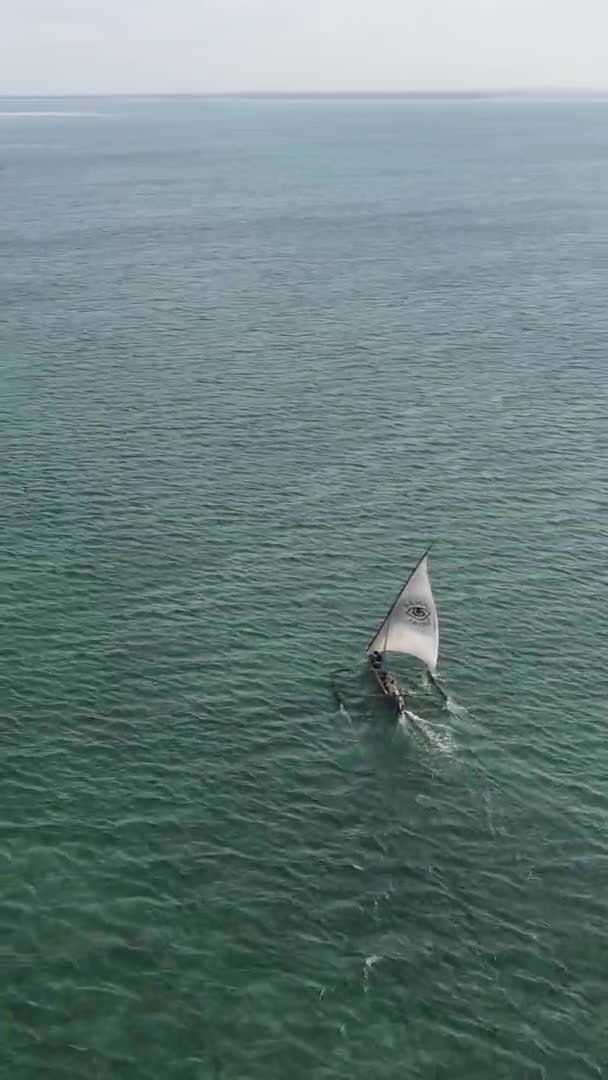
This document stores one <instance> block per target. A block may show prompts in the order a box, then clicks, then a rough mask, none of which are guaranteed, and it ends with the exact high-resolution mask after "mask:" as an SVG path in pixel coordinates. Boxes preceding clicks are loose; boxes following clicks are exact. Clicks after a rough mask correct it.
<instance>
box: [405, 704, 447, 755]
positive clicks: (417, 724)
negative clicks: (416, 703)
mask: <svg viewBox="0 0 608 1080" xmlns="http://www.w3.org/2000/svg"><path fill="white" fill-rule="evenodd" d="M399 725H400V727H401V728H402V730H404V731H407V729H408V725H409V726H411V727H413V728H415V729H416V731H418V732H419V734H421V735H422V736H423V738H424V739H425V740H426V741H427V742H428V743H429V744H430V745H431V746H432V747H433V749H434V750H438V751H439V752H440V753H442V754H450V755H452V754H454V753H455V752H456V742H455V740H454V737H453V735H452V733H451V732H450V731H447V730H446V729H445V728H442V729H439V728H438V727H437V725H435V724H432V723H431V722H430V721H429V720H425V719H424V717H423V716H419V715H418V713H415V712H412V710H411V709H404V711H403V712H402V713H400V715H399Z"/></svg>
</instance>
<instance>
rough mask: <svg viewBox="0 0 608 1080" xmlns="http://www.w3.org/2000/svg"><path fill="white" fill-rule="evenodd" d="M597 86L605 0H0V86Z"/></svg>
mask: <svg viewBox="0 0 608 1080" xmlns="http://www.w3.org/2000/svg"><path fill="white" fill-rule="evenodd" d="M607 87H608V0H0V94H62V93H68V94H69V93H71V94H78V93H196V92H218V91H219V92H239V91H256V90H257V91H264V90H271V91H280V90H289V91H298V90H301V91H306V90H328V91H340V90H355V91H357V90H361V91H372V90H465V89H517V88H528V89H534V88H584V89H606V88H607Z"/></svg>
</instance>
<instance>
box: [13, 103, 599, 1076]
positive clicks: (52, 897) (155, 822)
mask: <svg viewBox="0 0 608 1080" xmlns="http://www.w3.org/2000/svg"><path fill="white" fill-rule="evenodd" d="M0 192H1V206H2V216H1V219H0V244H1V251H2V259H1V261H0V450H1V454H0V505H1V527H0V598H1V604H2V620H1V622H0V734H1V744H2V753H1V755H0V808H1V810H0V819H1V825H0V928H1V933H0V955H1V959H2V965H1V970H2V995H1V996H2V1006H3V1008H2V1015H3V1024H2V1031H3V1034H2V1039H1V1042H0V1075H1V1076H2V1077H6V1078H7V1080H8V1078H10V1080H39V1078H41V1077H44V1078H45V1080H47V1078H48V1080H53V1078H57V1080H66V1078H68V1077H69V1078H82V1080H89V1078H90V1080H123V1078H124V1080H127V1078H128V1080H131V1078H133V1080H140V1078H141V1080H148V1078H150V1080H285V1078H287V1077H289V1078H290V1080H393V1078H404V1077H407V1078H408V1080H410V1078H421V1080H448V1078H449V1080H456V1078H462V1080H499V1078H505V1080H507V1078H509V1080H591V1078H597V1077H602V1076H605V1075H608V1013H607V1000H608V974H607V972H608V966H607V951H606V950H607V944H606V943H607V937H606V935H607V929H606V927H607V916H608V732H607V715H606V713H607V709H606V703H607V699H608V677H607V673H606V650H607V646H608V634H607V631H606V601H607V588H606V586H607V577H608V575H607V564H608V539H607V533H606V511H607V509H608V506H607V491H608V421H607V417H608V368H607V365H608V355H607V330H608V320H607V316H606V281H607V280H608V278H607V275H608V246H607V245H608V104H607V103H606V102H597V101H584V100H578V101H546V102H543V101H536V102H526V101H493V102H487V101H486V102H484V101H468V102H462V101H460V102H458V101H429V102H424V101H418V102H412V101H354V100H351V101H331V102H324V101H312V102H311V101H308V102H307V101H246V100H244V101H236V100H235V101H219V100H218V101H211V100H204V99H173V100H163V99H141V100H138V99H124V100H121V99H99V100H95V99H87V100H83V101H76V100H73V99H71V100H67V101H17V100H14V99H13V100H5V101H2V102H0ZM431 540H434V541H435V544H434V547H433V550H432V553H431V574H432V580H433V584H434V589H435V595H436V600H437V604H438V607H439V612H440V620H441V658H440V671H441V674H442V678H443V679H444V685H445V686H446V688H447V689H448V691H449V694H450V699H451V704H450V708H449V709H448V708H445V707H443V706H442V704H441V702H440V701H439V700H437V699H436V697H434V696H433V694H432V693H430V692H429V690H428V688H427V687H426V686H425V684H424V681H423V679H422V678H421V674H420V671H419V669H418V668H417V667H416V665H415V664H410V663H408V662H407V660H404V661H399V660H396V661H395V669H396V670H397V671H398V673H399V674H400V675H401V677H402V678H403V680H404V682H405V683H406V684H407V685H408V687H409V688H410V690H411V698H410V702H411V708H412V709H413V711H414V712H415V713H416V715H417V716H418V717H419V720H418V721H416V722H415V723H412V722H410V723H408V724H407V725H404V726H396V725H395V724H394V722H393V719H392V716H391V714H390V712H386V711H385V709H384V707H383V704H382V702H379V701H378V698H377V696H376V694H375V693H374V689H373V686H372V685H371V683H370V682H369V680H368V678H367V676H366V673H365V669H364V664H363V651H364V648H365V644H366V642H367V640H368V638H369V636H370V634H371V632H372V630H373V629H374V628H375V626H376V625H377V623H378V621H379V619H380V618H381V617H382V615H383V613H384V611H385V610H386V608H387V607H388V605H389V603H390V601H391V600H392V598H393V595H394V593H395V591H396V589H397V588H398V587H399V586H400V584H401V583H402V581H403V580H404V578H405V576H406V574H407V573H408V571H409V569H410V568H411V567H412V565H413V564H414V563H415V561H416V560H417V558H418V557H419V556H420V554H421V552H422V550H423V548H424V547H425V546H426V544H427V543H428V542H430V541H431ZM335 669H340V671H339V673H338V674H337V675H334V676H332V672H334V671H335ZM332 683H333V685H334V687H336V688H337V690H338V694H339V701H340V702H341V705H338V703H337V701H336V699H335V697H334V696H333V695H332Z"/></svg>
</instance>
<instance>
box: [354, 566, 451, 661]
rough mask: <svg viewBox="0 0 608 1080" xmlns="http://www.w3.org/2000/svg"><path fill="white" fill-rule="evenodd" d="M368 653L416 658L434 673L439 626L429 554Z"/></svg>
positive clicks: (410, 578)
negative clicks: (430, 574)
mask: <svg viewBox="0 0 608 1080" xmlns="http://www.w3.org/2000/svg"><path fill="white" fill-rule="evenodd" d="M367 651H368V653H370V652H380V653H385V652H398V653H407V654H408V655H409V656H416V657H417V658H418V659H419V660H422V662H423V664H426V666H427V667H428V669H429V671H430V672H431V674H434V672H435V668H436V667H437V655H438V653H439V623H438V620H437V609H436V607H435V601H434V599H433V592H432V589H431V582H430V580H429V573H428V568H427V556H426V554H425V555H423V556H422V559H421V560H420V562H419V563H418V565H417V567H416V569H415V570H414V571H413V573H412V574H411V575H410V577H409V578H408V579H407V581H406V583H405V585H404V586H403V588H402V590H401V592H400V593H399V595H398V597H397V599H396V600H395V602H394V604H393V606H392V607H391V609H390V611H389V613H388V615H387V616H386V618H385V619H384V620H383V622H382V624H381V626H380V627H379V629H378V630H377V631H376V633H375V634H374V636H373V638H372V640H371V641H370V643H369V645H368V646H367Z"/></svg>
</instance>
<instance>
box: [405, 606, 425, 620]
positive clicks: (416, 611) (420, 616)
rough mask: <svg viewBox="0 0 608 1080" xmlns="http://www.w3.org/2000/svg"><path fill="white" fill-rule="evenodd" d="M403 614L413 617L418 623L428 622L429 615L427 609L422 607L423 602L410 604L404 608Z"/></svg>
mask: <svg viewBox="0 0 608 1080" xmlns="http://www.w3.org/2000/svg"><path fill="white" fill-rule="evenodd" d="M405 614H406V615H407V617H408V618H409V619H413V620H414V622H418V623H422V622H428V620H429V619H430V617H431V613H430V611H429V609H428V608H426V607H424V605H423V604H410V606H409V607H408V608H406V611H405Z"/></svg>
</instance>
